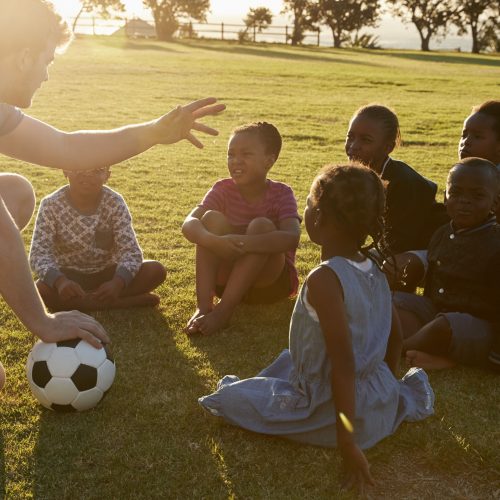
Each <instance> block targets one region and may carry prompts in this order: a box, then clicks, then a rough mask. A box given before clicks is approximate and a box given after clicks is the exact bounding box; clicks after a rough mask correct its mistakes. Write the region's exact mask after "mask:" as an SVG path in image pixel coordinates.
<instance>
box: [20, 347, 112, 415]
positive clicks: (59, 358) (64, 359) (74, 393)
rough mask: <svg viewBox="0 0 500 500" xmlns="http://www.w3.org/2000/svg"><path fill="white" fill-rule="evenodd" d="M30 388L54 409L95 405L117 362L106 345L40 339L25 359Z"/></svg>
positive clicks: (36, 396)
mask: <svg viewBox="0 0 500 500" xmlns="http://www.w3.org/2000/svg"><path fill="white" fill-rule="evenodd" d="M26 374H27V376H28V381H29V384H30V387H31V391H32V392H33V395H34V396H35V398H36V399H38V401H39V402H40V403H41V404H42V405H43V406H45V407H46V408H49V409H51V410H56V411H66V412H68V411H82V410H89V409H90V408H93V407H94V406H95V405H96V404H97V403H99V401H100V400H101V399H102V398H103V396H104V394H106V392H107V391H108V390H109V388H110V387H111V384H112V383H113V380H114V378H115V363H114V361H113V358H112V357H111V354H110V352H109V350H108V348H107V347H105V348H104V349H96V348H95V347H92V346H91V345H90V344H88V343H87V342H85V341H84V340H81V339H73V340H66V341H63V342H57V343H45V342H42V341H41V340H39V341H38V342H37V343H36V344H35V345H34V346H33V349H32V350H31V352H30V354H29V356H28V361H27V363H26Z"/></svg>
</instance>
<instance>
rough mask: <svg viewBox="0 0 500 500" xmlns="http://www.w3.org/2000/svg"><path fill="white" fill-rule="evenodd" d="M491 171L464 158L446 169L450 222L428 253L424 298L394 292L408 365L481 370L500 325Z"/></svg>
mask: <svg viewBox="0 0 500 500" xmlns="http://www.w3.org/2000/svg"><path fill="white" fill-rule="evenodd" d="M498 188H499V177H498V172H497V169H496V166H495V165H494V164H493V163H491V162H489V161H488V160H484V159H481V158H466V159H464V160H461V161H460V162H459V163H457V164H456V165H455V166H453V168H452V169H451V170H450V173H449V175H448V180H447V185H446V208H447V211H448V214H449V216H450V219H451V223H449V224H446V225H444V226H443V227H441V228H439V229H438V230H437V231H436V233H435V234H434V236H433V238H432V240H431V243H430V245H429V250H428V263H429V268H428V271H427V275H426V281H425V288H424V296H419V295H413V294H408V293H405V292H396V293H395V295H394V303H395V304H396V307H397V309H398V312H399V315H400V318H401V323H402V327H403V334H404V337H405V340H404V342H403V349H404V351H405V352H406V358H407V361H408V363H409V364H410V365H411V366H418V367H422V368H428V369H442V368H448V367H451V366H453V365H455V364H456V363H461V364H473V365H480V366H484V365H486V364H488V357H490V361H491V362H493V361H494V360H493V358H494V357H495V354H493V356H490V353H491V351H492V349H493V344H494V342H495V337H496V335H498V332H497V331H496V329H497V327H498V323H499V321H500V308H499V304H500V226H499V225H498V224H497V223H496V219H495V213H494V212H495V209H496V206H497V202H498V191H499V190H498Z"/></svg>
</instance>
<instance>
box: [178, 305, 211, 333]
mask: <svg viewBox="0 0 500 500" xmlns="http://www.w3.org/2000/svg"><path fill="white" fill-rule="evenodd" d="M211 311H212V309H207V310H206V311H202V310H201V309H200V308H199V307H198V308H196V311H195V312H194V314H193V315H192V316H191V317H190V318H189V321H188V322H187V324H186V328H184V332H185V333H186V334H187V335H193V334H195V333H201V331H200V329H199V328H198V325H197V324H196V320H197V319H198V318H201V317H202V316H204V315H205V314H208V313H209V312H211Z"/></svg>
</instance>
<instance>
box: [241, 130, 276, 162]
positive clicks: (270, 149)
mask: <svg viewBox="0 0 500 500" xmlns="http://www.w3.org/2000/svg"><path fill="white" fill-rule="evenodd" d="M243 132H245V133H249V134H256V135H257V137H258V138H259V140H260V141H261V142H262V144H264V148H265V150H266V153H268V154H271V155H273V156H274V157H275V160H277V159H278V156H279V154H280V152H281V145H282V139H281V134H280V133H279V131H278V129H277V128H276V127H275V126H274V125H272V124H271V123H267V122H254V123H247V124H246V125H241V126H239V127H236V128H235V129H234V130H233V132H232V135H235V134H239V133H243Z"/></svg>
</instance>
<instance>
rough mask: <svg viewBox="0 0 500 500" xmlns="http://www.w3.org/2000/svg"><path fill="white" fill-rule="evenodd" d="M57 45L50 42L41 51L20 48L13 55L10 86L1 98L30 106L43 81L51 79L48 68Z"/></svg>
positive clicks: (16, 104) (10, 68) (9, 102)
mask: <svg viewBox="0 0 500 500" xmlns="http://www.w3.org/2000/svg"><path fill="white" fill-rule="evenodd" d="M55 50H56V45H55V43H53V42H49V43H48V44H47V46H46V47H45V49H44V50H42V51H41V52H38V51H34V50H33V49H30V48H24V49H22V50H20V51H19V52H18V53H17V54H16V55H15V56H14V57H12V58H11V59H10V60H11V65H10V67H9V68H8V71H9V72H10V73H11V74H9V75H8V77H9V78H8V81H9V88H7V89H5V94H6V95H4V96H0V100H2V101H3V102H7V103H8V104H12V105H14V106H18V107H20V108H29V107H30V106H31V103H32V100H33V96H34V95H35V93H36V91H37V90H38V89H39V88H40V87H41V85H42V83H43V82H45V81H47V80H48V79H49V73H48V68H49V66H50V64H51V63H52V61H53V60H54V54H55Z"/></svg>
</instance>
